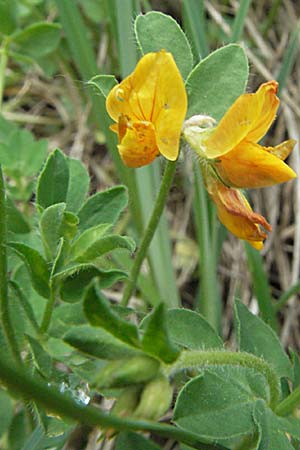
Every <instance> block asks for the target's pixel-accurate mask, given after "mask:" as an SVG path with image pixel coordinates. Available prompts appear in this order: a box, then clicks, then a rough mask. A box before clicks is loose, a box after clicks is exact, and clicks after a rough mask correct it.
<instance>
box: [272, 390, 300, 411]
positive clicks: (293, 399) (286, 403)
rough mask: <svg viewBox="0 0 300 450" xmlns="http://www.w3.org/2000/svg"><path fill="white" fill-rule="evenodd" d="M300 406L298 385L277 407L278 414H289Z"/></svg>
mask: <svg viewBox="0 0 300 450" xmlns="http://www.w3.org/2000/svg"><path fill="white" fill-rule="evenodd" d="M299 406H300V386H298V387H297V388H296V389H295V390H294V391H293V392H292V393H291V394H290V395H289V396H288V397H286V398H285V399H284V400H282V402H281V403H279V405H278V406H277V408H276V409H275V412H276V414H278V416H288V415H289V414H292V413H293V412H294V410H295V409H296V408H299Z"/></svg>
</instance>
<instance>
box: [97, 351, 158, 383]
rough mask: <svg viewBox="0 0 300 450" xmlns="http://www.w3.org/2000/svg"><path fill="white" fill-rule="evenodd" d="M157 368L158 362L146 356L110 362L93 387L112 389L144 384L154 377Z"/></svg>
mask: <svg viewBox="0 0 300 450" xmlns="http://www.w3.org/2000/svg"><path fill="white" fill-rule="evenodd" d="M159 366H160V363H159V361H157V360H156V359H154V358H151V357H150V356H146V355H141V356H134V357H133V358H130V359H124V360H119V361H112V362H109V363H108V364H107V365H106V366H105V367H104V369H103V370H101V372H100V373H99V375H98V376H97V379H96V381H95V385H96V387H97V388H112V387H125V386H129V385H131V384H138V383H146V382H147V381H149V380H151V379H152V378H153V377H155V375H156V374H157V372H158V369H159Z"/></svg>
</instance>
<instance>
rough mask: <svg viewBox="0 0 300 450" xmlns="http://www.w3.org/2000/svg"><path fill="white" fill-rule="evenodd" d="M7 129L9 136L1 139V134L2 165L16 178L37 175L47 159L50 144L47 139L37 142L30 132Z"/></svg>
mask: <svg viewBox="0 0 300 450" xmlns="http://www.w3.org/2000/svg"><path fill="white" fill-rule="evenodd" d="M3 124H4V122H3ZM5 128H6V133H7V135H6V136H3V138H1V133H0V161H1V163H2V164H3V165H4V167H5V168H6V170H9V173H10V174H11V173H12V174H13V175H15V176H19V177H24V176H27V177H31V176H34V175H36V174H37V172H38V171H39V170H40V168H41V166H42V164H43V162H44V160H45V158H46V155H47V148H48V142H47V141H46V139H40V140H35V139H34V136H33V134H32V133H30V132H29V131H28V130H22V129H20V128H18V127H15V128H10V127H8V126H5Z"/></svg>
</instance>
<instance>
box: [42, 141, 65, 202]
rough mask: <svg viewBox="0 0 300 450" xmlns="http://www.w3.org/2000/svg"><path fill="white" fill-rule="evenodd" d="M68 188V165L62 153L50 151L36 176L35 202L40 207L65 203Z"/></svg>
mask: <svg viewBox="0 0 300 450" xmlns="http://www.w3.org/2000/svg"><path fill="white" fill-rule="evenodd" d="M68 188H69V165H68V162H67V159H66V157H65V156H64V154H63V153H62V152H61V151H60V150H58V149H56V150H54V152H52V153H51V154H50V155H49V157H48V159H47V161H46V164H45V166H44V168H43V170H42V172H41V174H40V176H39V178H38V184H37V193H36V197H37V198H36V202H37V204H38V205H39V206H41V207H42V208H47V207H48V206H51V205H54V204H56V203H63V202H64V203H65V202H66V200H67V195H68Z"/></svg>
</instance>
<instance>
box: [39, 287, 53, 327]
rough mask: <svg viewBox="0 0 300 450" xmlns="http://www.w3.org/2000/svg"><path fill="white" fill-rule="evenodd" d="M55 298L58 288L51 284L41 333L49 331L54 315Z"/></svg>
mask: <svg viewBox="0 0 300 450" xmlns="http://www.w3.org/2000/svg"><path fill="white" fill-rule="evenodd" d="M55 300H56V289H55V288H54V286H50V296H49V299H48V301H47V304H46V308H45V311H44V315H43V319H42V324H41V333H46V332H47V331H48V328H49V325H50V322H51V317H52V312H53V308H54V304H55Z"/></svg>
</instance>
